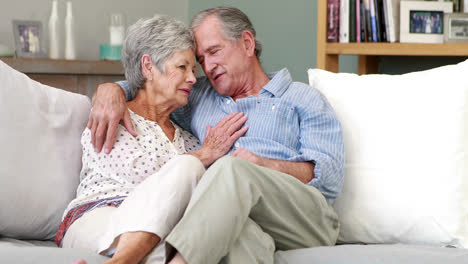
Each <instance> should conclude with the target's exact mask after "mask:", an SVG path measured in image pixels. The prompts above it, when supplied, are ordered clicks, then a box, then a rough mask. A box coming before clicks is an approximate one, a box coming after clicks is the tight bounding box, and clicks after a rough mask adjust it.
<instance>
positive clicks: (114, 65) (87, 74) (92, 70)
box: [0, 57, 125, 97]
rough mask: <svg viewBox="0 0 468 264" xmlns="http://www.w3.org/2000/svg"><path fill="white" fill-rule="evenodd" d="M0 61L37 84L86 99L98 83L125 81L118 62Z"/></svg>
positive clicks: (25, 59) (28, 59)
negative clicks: (80, 95) (83, 96)
mask: <svg viewBox="0 0 468 264" xmlns="http://www.w3.org/2000/svg"><path fill="white" fill-rule="evenodd" d="M0 60H2V61H3V62H5V63H6V64H8V65H10V67H12V68H14V69H16V70H17V71H20V72H22V73H25V74H26V75H28V76H29V77H30V78H31V79H33V80H36V81H38V82H40V83H43V84H46V85H49V86H52V87H56V88H60V89H63V90H67V91H70V92H74V93H81V94H84V95H87V96H89V97H91V96H92V95H93V94H94V91H95V89H96V87H97V86H98V85H99V84H101V83H104V82H115V81H120V80H124V79H125V75H124V69H123V66H122V63H121V62H120V61H98V60H97V61H89V60H52V59H39V58H11V57H0Z"/></svg>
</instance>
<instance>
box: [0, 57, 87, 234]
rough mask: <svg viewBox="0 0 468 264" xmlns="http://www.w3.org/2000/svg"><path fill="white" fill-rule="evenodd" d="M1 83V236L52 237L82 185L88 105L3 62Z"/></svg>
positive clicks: (76, 96) (71, 94) (82, 99)
mask: <svg viewBox="0 0 468 264" xmlns="http://www.w3.org/2000/svg"><path fill="white" fill-rule="evenodd" d="M0 85H1V86H0V113H1V115H0V123H1V124H2V126H1V127H0V146H1V148H0V186H1V191H0V208H1V209H0V235H3V236H8V237H14V238H20V239H51V238H53V237H54V236H55V232H56V231H57V229H58V226H59V224H60V221H61V217H62V214H63V211H64V210H65V208H66V206H67V205H68V203H69V202H70V201H71V199H73V198H74V196H75V192H76V188H77V186H78V183H79V173H80V169H81V145H80V138H81V133H82V131H83V129H84V128H85V126H86V122H87V120H88V116H89V110H90V102H89V99H88V98H87V97H86V96H83V95H79V94H73V93H70V92H66V91H63V90H59V89H55V88H52V87H49V86H46V85H42V84H40V83H38V82H36V81H33V80H31V79H29V78H28V77H27V76H26V75H24V74H22V73H20V72H18V71H16V70H14V69H12V68H10V67H9V66H8V65H6V64H5V63H3V62H2V61H0Z"/></svg>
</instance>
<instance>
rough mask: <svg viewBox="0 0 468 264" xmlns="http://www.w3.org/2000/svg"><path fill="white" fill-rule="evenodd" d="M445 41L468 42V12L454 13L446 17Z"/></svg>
mask: <svg viewBox="0 0 468 264" xmlns="http://www.w3.org/2000/svg"><path fill="white" fill-rule="evenodd" d="M444 41H445V42H468V14H467V13H453V14H447V15H446V16H445V17H444Z"/></svg>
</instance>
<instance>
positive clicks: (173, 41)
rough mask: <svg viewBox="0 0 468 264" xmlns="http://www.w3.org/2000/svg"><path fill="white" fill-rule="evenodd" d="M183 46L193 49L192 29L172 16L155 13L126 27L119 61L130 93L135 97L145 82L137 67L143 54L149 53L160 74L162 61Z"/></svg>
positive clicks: (139, 66)
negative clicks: (120, 60) (123, 69)
mask: <svg viewBox="0 0 468 264" xmlns="http://www.w3.org/2000/svg"><path fill="white" fill-rule="evenodd" d="M187 49H192V50H194V49H195V41H194V38H193V34H192V31H191V30H189V29H188V28H187V27H186V26H185V25H184V24H183V23H182V22H180V21H178V20H176V19H174V18H171V17H168V16H165V15H155V16H154V17H152V18H149V19H148V18H142V19H140V20H138V21H137V22H136V23H135V24H133V25H132V26H130V27H129V28H128V30H127V36H126V38H125V42H124V44H123V47H122V64H123V66H124V68H125V78H126V79H127V81H128V85H129V87H130V91H131V93H132V96H133V97H135V95H136V93H137V91H138V89H140V88H142V87H143V84H144V83H145V81H146V78H145V76H144V75H143V73H142V69H141V58H142V57H143V55H144V54H148V55H150V56H151V60H152V61H153V63H154V64H155V65H156V67H157V68H158V69H159V71H161V72H162V73H164V72H165V70H164V63H165V62H166V60H167V59H169V58H170V57H171V56H172V55H173V54H174V53H176V52H178V51H184V50H187Z"/></svg>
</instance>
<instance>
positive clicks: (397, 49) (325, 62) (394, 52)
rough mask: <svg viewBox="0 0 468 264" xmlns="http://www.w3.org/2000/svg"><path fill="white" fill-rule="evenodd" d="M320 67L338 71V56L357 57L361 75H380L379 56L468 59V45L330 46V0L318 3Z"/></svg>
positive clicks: (397, 44) (389, 44)
mask: <svg viewBox="0 0 468 264" xmlns="http://www.w3.org/2000/svg"><path fill="white" fill-rule="evenodd" d="M317 10H318V16H317V27H318V28H317V68H320V69H324V70H328V71H332V72H338V65H339V55H357V56H358V74H369V73H377V70H378V57H379V56H460V57H468V43H440V44H426V43H385V42H380V43H328V42H327V0H319V1H318V7H317Z"/></svg>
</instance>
